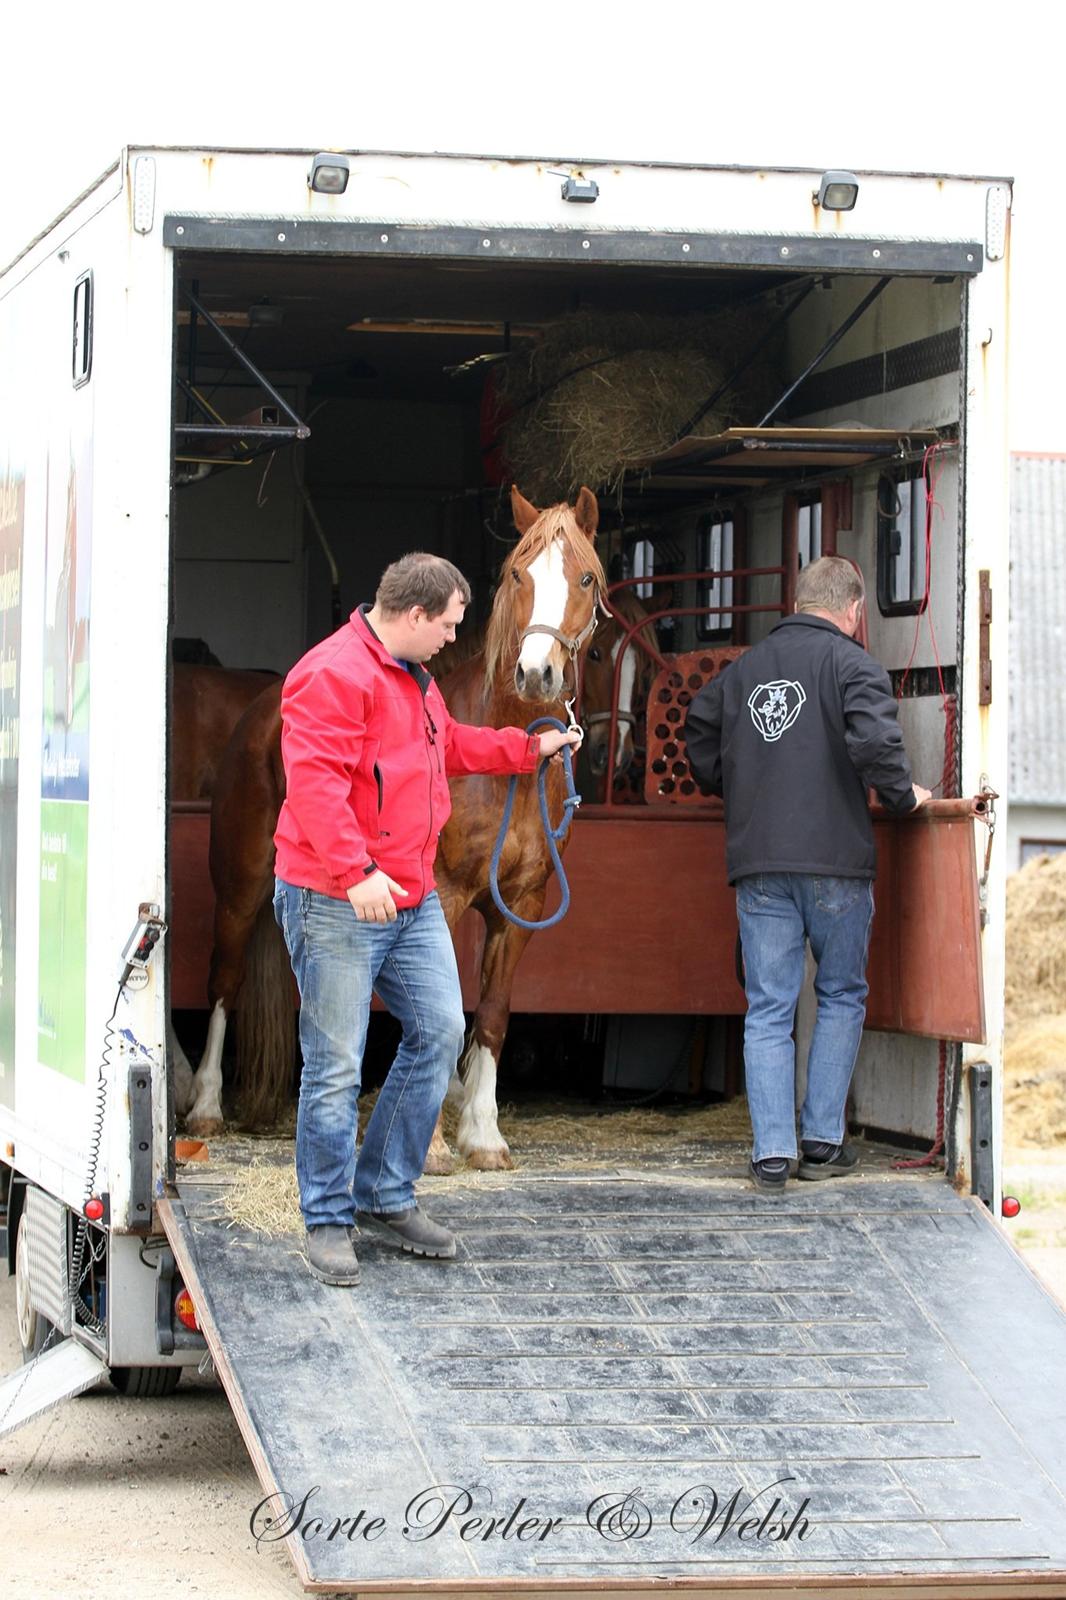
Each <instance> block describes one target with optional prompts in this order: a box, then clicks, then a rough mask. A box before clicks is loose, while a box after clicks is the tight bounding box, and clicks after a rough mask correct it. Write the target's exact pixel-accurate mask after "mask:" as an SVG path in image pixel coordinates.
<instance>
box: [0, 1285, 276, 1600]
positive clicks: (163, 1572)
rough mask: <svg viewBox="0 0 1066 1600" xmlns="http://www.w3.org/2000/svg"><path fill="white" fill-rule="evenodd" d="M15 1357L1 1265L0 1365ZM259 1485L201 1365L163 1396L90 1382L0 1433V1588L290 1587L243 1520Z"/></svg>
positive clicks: (81, 1593) (150, 1590)
mask: <svg viewBox="0 0 1066 1600" xmlns="http://www.w3.org/2000/svg"><path fill="white" fill-rule="evenodd" d="M2 1270H3V1269H2V1268H0V1272H2ZM19 1360H20V1353H19V1348H18V1337H17V1334H16V1331H15V1294H14V1279H12V1278H7V1277H6V1276H5V1277H2V1278H0V1372H9V1371H10V1370H11V1369H12V1367H14V1366H15V1365H17V1364H18V1362H19ZM261 1497H262V1490H261V1489H260V1487H259V1483H258V1480H257V1479H256V1476H255V1474H254V1472H253V1471H252V1468H251V1465H250V1464H249V1461H248V1456H247V1453H246V1451H245V1448H244V1443H243V1441H242V1439H241V1436H240V1434H239V1432H238V1431H237V1425H236V1423H235V1422H234V1420H233V1416H232V1413H231V1412H230V1409H229V1404H228V1402H227V1400H226V1397H225V1395H224V1394H223V1392H222V1390H221V1388H220V1387H219V1385H218V1384H217V1383H216V1382H215V1381H214V1379H211V1378H201V1377H199V1376H198V1375H197V1373H196V1371H195V1369H193V1370H192V1372H191V1374H190V1373H189V1372H188V1371H187V1372H186V1373H185V1374H184V1375H183V1377H182V1380H181V1383H180V1384H179V1386H178V1389H177V1391H176V1392H175V1394H174V1395H172V1396H171V1397H170V1398H168V1399H165V1400H126V1399H124V1398H123V1397H122V1396H121V1395H118V1394H116V1393H114V1391H113V1390H111V1388H110V1386H102V1387H100V1388H99V1389H95V1390H93V1391H91V1392H90V1393H89V1394H86V1395H82V1396H80V1397H79V1398H78V1399H76V1400H68V1401H67V1402H66V1403H65V1404H63V1405H61V1406H58V1407H57V1408H56V1409H55V1410H53V1411H52V1412H51V1413H49V1415H47V1416H45V1417H42V1418H40V1419H39V1420H38V1421H37V1422H34V1423H30V1424H29V1425H28V1426H27V1427H25V1428H23V1429H21V1430H20V1432H18V1433H16V1434H14V1435H13V1436H12V1437H11V1438H8V1439H0V1527H2V1529H3V1533H2V1536H0V1537H2V1544H0V1551H2V1555H0V1594H3V1595H5V1596H7V1595H10V1596H11V1597H12V1600H67V1597H68V1596H69V1597H74V1596H77V1600H142V1597H143V1600H179V1597H180V1600H187V1597H188V1596H190V1595H210V1596H212V1597H213V1600H274V1597H275V1596H277V1597H285V1600H292V1597H293V1596H296V1595H302V1594H303V1592H304V1591H303V1589H302V1588H301V1586H300V1584H299V1583H298V1581H297V1579H296V1575H295V1572H294V1570H293V1567H292V1564H291V1562H290V1561H289V1560H288V1558H287V1557H286V1556H285V1555H284V1554H282V1553H281V1552H280V1551H278V1550H277V1549H276V1548H264V1549H263V1550H262V1551H257V1550H256V1547H255V1544H254V1542H253V1540H252V1537H251V1534H250V1532H249V1529H248V1519H249V1516H250V1513H251V1510H252V1507H253V1506H254V1505H255V1504H256V1502H257V1501H258V1500H259V1499H260V1498H261Z"/></svg>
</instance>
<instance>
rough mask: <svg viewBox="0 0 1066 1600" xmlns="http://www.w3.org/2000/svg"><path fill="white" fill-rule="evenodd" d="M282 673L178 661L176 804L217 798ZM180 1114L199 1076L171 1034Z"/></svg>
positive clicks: (173, 756) (173, 749)
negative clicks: (243, 730)
mask: <svg viewBox="0 0 1066 1600" xmlns="http://www.w3.org/2000/svg"><path fill="white" fill-rule="evenodd" d="M279 681H280V680H279V679H278V675H277V673H274V672H251V671H240V670H234V669H231V668H227V667H215V666H212V667H207V666H198V665H197V666H194V665H192V664H191V663H187V662H181V661H176V662H175V663H174V667H173V679H172V689H171V713H170V774H169V790H170V798H171V800H172V801H175V800H177V801H181V800H208V799H210V798H211V795H212V792H213V790H214V787H215V779H216V777H217V775H218V766H219V762H220V761H221V759H222V755H223V752H224V751H225V748H226V745H227V744H228V743H229V739H230V735H231V734H232V732H233V730H234V728H235V727H236V725H237V723H238V721H239V720H240V718H241V715H242V713H243V712H244V711H245V710H246V708H247V707H248V706H249V705H250V704H251V702H252V701H253V700H254V699H255V698H256V697H257V696H258V695H260V694H262V693H263V691H264V689H267V688H268V687H269V686H271V685H272V684H275V683H277V682H279ZM169 1038H170V1053H171V1059H172V1061H173V1063H174V1098H175V1104H176V1105H177V1109H178V1110H179V1111H181V1112H185V1111H188V1110H189V1108H190V1107H191V1105H192V1103H193V1099H194V1090H193V1070H192V1067H191V1066H190V1065H189V1062H188V1058H187V1057H186V1055H185V1052H184V1050H183V1049H182V1048H181V1045H180V1044H179V1043H178V1040H177V1037H176V1035H175V1034H174V1032H173V1030H170V1035H169Z"/></svg>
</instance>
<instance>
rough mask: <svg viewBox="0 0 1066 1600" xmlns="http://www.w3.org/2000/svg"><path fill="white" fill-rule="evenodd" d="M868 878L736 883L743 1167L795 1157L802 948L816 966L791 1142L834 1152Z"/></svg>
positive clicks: (870, 906) (862, 994) (852, 1049)
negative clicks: (748, 1131)
mask: <svg viewBox="0 0 1066 1600" xmlns="http://www.w3.org/2000/svg"><path fill="white" fill-rule="evenodd" d="M873 912H874V898H873V884H872V883H871V882H870V880H869V879H868V878H819V877H814V876H812V875H811V874H810V873H806V872H767V873H762V874H756V875H755V876H753V877H749V878H740V879H739V880H738V882H737V917H738V919H739V922H740V942H741V945H742V947H743V951H744V977H745V983H744V987H745V989H746V991H747V996H748V1014H747V1017H746V1018H745V1020H744V1075H745V1078H746V1080H747V1090H748V1109H749V1111H750V1113H751V1126H752V1131H753V1133H754V1136H755V1137H754V1145H753V1149H752V1159H753V1160H754V1161H762V1160H764V1159H766V1158H767V1157H769V1156H787V1157H788V1158H789V1159H790V1160H791V1159H792V1158H793V1157H794V1156H795V1155H796V1154H797V1150H796V1051H795V1045H794V1043H793V1039H792V1028H793V1024H794V1021H795V1015H796V1002H797V1001H798V999H799V996H800V990H801V989H802V987H803V974H804V967H805V944H806V941H807V940H808V939H809V940H810V945H811V952H812V954H813V955H814V959H815V961H816V962H817V963H818V972H817V976H816V978H815V981H814V989H815V994H816V995H817V999H818V1011H817V1016H816V1019H815V1024H814V1035H813V1037H812V1039H811V1048H810V1054H809V1056H808V1058H807V1094H806V1097H805V1099H804V1102H803V1109H802V1111H801V1113H800V1138H801V1139H818V1140H824V1141H825V1142H826V1143H827V1144H840V1143H841V1142H842V1141H843V1138H844V1113H845V1108H846V1104H847V1097H848V1086H849V1084H850V1083H851V1075H852V1073H853V1071H854V1070H855V1058H856V1056H857V1055H858V1053H859V1041H860V1040H861V1038H862V1027H863V1022H864V1020H865V1016H866V993H867V983H866V960H867V956H868V954H869V949H870V926H871V923H872V922H873Z"/></svg>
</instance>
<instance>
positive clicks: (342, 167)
mask: <svg viewBox="0 0 1066 1600" xmlns="http://www.w3.org/2000/svg"><path fill="white" fill-rule="evenodd" d="M349 170H350V169H349V166H348V157H347V156H337V155H333V154H332V152H327V153H325V154H322V155H317V156H315V157H313V159H312V161H311V170H310V172H309V173H308V174H307V187H308V188H309V189H312V190H313V191H314V192H315V194H343V193H344V191H345V189H347V187H348V173H349Z"/></svg>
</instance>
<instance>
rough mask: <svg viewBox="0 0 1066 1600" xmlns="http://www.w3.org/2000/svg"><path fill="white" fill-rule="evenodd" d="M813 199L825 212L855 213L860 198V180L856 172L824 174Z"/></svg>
mask: <svg viewBox="0 0 1066 1600" xmlns="http://www.w3.org/2000/svg"><path fill="white" fill-rule="evenodd" d="M812 198H813V200H814V203H815V205H816V206H821V208H822V210H823V211H853V210H854V209H855V202H856V200H857V199H858V198H859V180H858V178H857V177H856V176H855V174H854V172H823V173H822V181H821V183H820V184H819V185H818V193H817V194H816V195H814V196H812Z"/></svg>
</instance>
